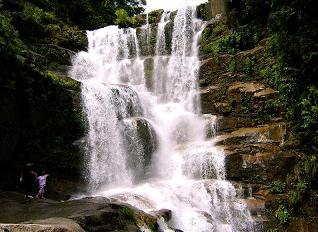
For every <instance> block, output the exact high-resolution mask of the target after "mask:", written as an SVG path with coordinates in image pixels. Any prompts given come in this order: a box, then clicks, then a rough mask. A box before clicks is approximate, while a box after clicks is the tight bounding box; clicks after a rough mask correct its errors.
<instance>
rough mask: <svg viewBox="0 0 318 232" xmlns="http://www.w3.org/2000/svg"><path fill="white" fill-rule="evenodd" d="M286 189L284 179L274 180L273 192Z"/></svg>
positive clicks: (281, 191) (280, 191)
mask: <svg viewBox="0 0 318 232" xmlns="http://www.w3.org/2000/svg"><path fill="white" fill-rule="evenodd" d="M285 190H286V183H285V182H282V181H279V180H278V181H273V183H272V184H271V192H272V193H283V192H285Z"/></svg>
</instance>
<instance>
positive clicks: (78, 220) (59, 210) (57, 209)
mask: <svg viewBox="0 0 318 232" xmlns="http://www.w3.org/2000/svg"><path fill="white" fill-rule="evenodd" d="M0 204H1V207H2V208H1V211H0V223H3V224H0V231H1V229H6V228H8V229H9V231H32V232H33V231H42V230H43V231H62V232H64V231H65V232H68V231H78V232H82V231H83V229H84V230H85V231H116V230H123V231H138V228H140V227H143V226H144V227H148V228H153V227H155V226H156V223H157V219H158V218H159V217H161V216H162V215H165V214H166V213H161V214H160V213H158V214H154V215H150V214H147V213H145V212H143V211H140V210H138V209H136V208H134V207H131V206H129V205H125V204H121V203H114V202H112V201H111V200H109V199H107V198H104V197H89V198H83V199H78V200H71V201H65V202H56V201H51V200H31V201H30V200H29V201H25V200H24V197H23V195H22V194H19V193H14V192H0ZM82 228H83V229H82Z"/></svg>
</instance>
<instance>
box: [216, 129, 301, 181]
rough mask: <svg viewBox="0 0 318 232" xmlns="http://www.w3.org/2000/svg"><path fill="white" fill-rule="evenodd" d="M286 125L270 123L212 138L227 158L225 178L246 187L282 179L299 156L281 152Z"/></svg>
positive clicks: (289, 152)
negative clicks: (247, 183)
mask: <svg viewBox="0 0 318 232" xmlns="http://www.w3.org/2000/svg"><path fill="white" fill-rule="evenodd" d="M285 135H286V125H285V124H283V123H273V124H267V125H262V126H258V127H252V128H240V129H238V130H234V131H233V132H231V133H227V134H223V135H220V136H217V137H216V138H215V141H216V145H220V146H222V147H223V149H224V151H225V154H226V165H225V166H226V173H227V178H228V179H230V180H235V181H245V182H249V183H262V184H264V183H270V182H271V181H272V180H275V179H277V178H282V177H284V176H285V175H286V174H287V173H288V172H289V171H290V170H291V169H292V167H293V165H294V164H295V163H296V162H297V160H299V157H300V154H299V153H297V152H293V151H283V149H282V147H281V146H282V145H283V144H284V138H285Z"/></svg>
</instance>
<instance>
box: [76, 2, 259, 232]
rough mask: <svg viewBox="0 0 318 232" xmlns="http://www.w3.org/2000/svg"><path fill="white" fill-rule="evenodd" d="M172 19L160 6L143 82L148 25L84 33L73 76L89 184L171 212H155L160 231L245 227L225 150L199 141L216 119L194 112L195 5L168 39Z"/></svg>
mask: <svg viewBox="0 0 318 232" xmlns="http://www.w3.org/2000/svg"><path fill="white" fill-rule="evenodd" d="M171 20H172V19H171V15H170V13H168V12H165V13H164V14H163V15H162V19H161V21H160V23H159V25H158V27H157V43H156V48H155V52H156V54H155V55H154V57H153V58H152V59H153V70H151V71H152V77H151V80H146V78H149V77H146V75H145V60H146V59H149V57H147V58H145V57H141V56H140V50H141V47H140V46H141V44H146V46H148V45H149V43H148V42H146V43H144V41H139V40H140V38H141V39H142V40H146V41H148V40H149V36H150V35H149V33H150V31H149V28H150V25H146V26H144V27H143V28H142V29H141V30H140V33H142V35H137V30H136V29H119V28H118V27H117V26H109V27H106V28H102V29H99V30H96V31H91V32H88V34H87V35H88V40H89V49H88V51H87V52H80V53H79V54H78V55H77V56H76V57H75V58H74V61H73V68H72V70H71V76H72V77H73V78H74V79H76V80H79V81H81V82H82V98H83V107H84V112H85V115H86V117H87V121H88V134H87V148H86V156H87V164H86V167H85V169H86V171H85V173H87V180H88V183H89V191H90V192H91V194H92V195H102V196H106V197H109V198H111V199H113V200H116V201H120V202H125V203H128V204H131V205H133V206H135V207H137V208H139V209H141V210H144V211H146V212H149V213H152V212H153V211H156V210H160V209H169V210H171V211H172V219H171V220H170V221H169V222H164V221H162V219H160V220H158V224H159V225H160V227H161V229H162V230H164V231H171V230H170V229H169V228H176V229H180V230H182V231H185V232H192V231H193V232H197V231H198V232H200V231H202V232H203V231H209V232H211V231H216V232H224V231H233V232H234V231H253V228H252V226H253V222H252V221H251V216H250V214H249V212H248V210H247V209H246V206H245V205H244V204H243V203H242V201H239V200H238V199H237V192H236V189H235V188H234V186H233V185H232V184H231V183H230V182H228V181H226V180H225V176H226V173H225V156H224V154H223V151H222V150H221V149H219V148H217V147H215V146H214V144H213V141H211V140H207V139H206V132H207V131H210V132H209V133H210V134H211V135H212V136H213V135H215V128H216V126H215V125H214V124H215V123H214V122H215V120H214V117H213V116H206V115H205V116H203V115H201V114H200V112H201V109H200V99H199V97H198V95H197V94H196V93H197V90H198V82H197V73H198V68H199V59H198V39H199V37H200V34H201V32H202V30H203V28H204V23H203V22H202V21H201V20H198V19H196V17H195V8H194V7H185V8H182V9H180V10H178V12H177V14H176V16H175V18H174V20H173V32H172V41H170V42H171V43H167V38H166V29H167V25H169V24H171V23H172V21H171ZM138 38H139V40H138ZM167 44H171V47H167ZM170 51H171V52H170ZM147 81H148V82H151V86H152V88H149V87H148V86H147V85H146V83H147ZM206 118H211V119H210V124H209V125H208V126H207V123H206V120H205V119H206ZM212 119H213V120H212ZM211 122H212V125H211Z"/></svg>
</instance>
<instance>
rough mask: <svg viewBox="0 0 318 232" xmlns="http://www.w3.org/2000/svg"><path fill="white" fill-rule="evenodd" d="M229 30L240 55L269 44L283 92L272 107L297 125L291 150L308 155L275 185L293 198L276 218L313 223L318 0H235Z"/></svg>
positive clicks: (271, 73)
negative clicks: (300, 218)
mask: <svg viewBox="0 0 318 232" xmlns="http://www.w3.org/2000/svg"><path fill="white" fill-rule="evenodd" d="M228 7H229V8H228V10H229V24H230V27H233V28H235V33H236V37H235V38H236V40H235V44H236V47H238V48H239V50H244V49H249V48H252V47H254V46H256V45H257V43H259V42H260V40H262V39H263V38H269V39H268V45H269V47H270V54H268V56H270V57H271V58H272V59H273V60H274V65H272V67H271V68H270V69H269V70H266V73H265V75H267V77H268V78H269V79H270V81H271V83H272V84H273V85H274V86H275V87H276V88H277V89H278V90H279V91H280V99H278V100H277V101H276V102H275V104H273V105H272V107H277V106H278V107H282V108H283V109H286V111H287V114H286V118H287V119H288V120H289V121H291V122H292V126H293V128H292V135H290V138H289V139H290V141H289V142H290V144H292V145H293V147H294V149H297V150H299V151H301V152H303V153H304V156H303V158H302V159H301V160H300V162H299V163H298V164H297V165H296V166H295V167H294V171H293V172H292V173H290V175H289V176H288V177H287V178H286V179H284V180H280V181H276V182H274V183H273V187H272V189H273V191H274V192H276V193H287V194H288V201H287V203H282V204H281V205H279V207H278V209H277V210H276V211H275V212H274V216H275V217H276V218H277V219H278V221H279V223H280V224H281V225H282V226H286V225H287V224H288V221H289V218H290V216H305V217H310V216H311V215H313V214H312V212H310V210H309V209H308V206H309V205H310V204H315V202H316V201H317V198H318V194H317V190H318V159H317V158H318V131H317V128H318V81H317V74H318V73H317V72H318V15H317V14H316V10H315V9H316V8H315V1H314V0H305V1H300V0H291V1H283V0H266V1H262V0H236V1H235V0H233V1H231V2H229V6H228Z"/></svg>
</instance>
